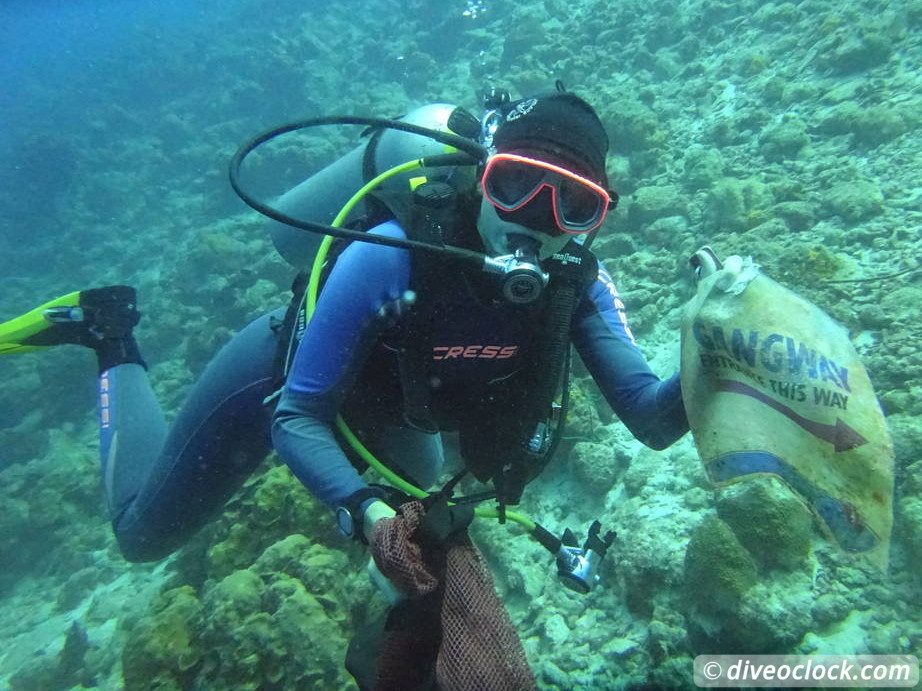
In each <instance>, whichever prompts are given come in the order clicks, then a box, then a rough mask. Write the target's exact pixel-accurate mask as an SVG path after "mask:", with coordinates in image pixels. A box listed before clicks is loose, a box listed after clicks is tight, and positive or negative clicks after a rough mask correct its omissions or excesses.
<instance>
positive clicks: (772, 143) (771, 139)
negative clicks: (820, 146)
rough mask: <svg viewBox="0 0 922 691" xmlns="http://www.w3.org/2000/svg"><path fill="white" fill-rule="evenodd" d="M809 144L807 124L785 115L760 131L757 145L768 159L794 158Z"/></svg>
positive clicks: (782, 159)
mask: <svg viewBox="0 0 922 691" xmlns="http://www.w3.org/2000/svg"><path fill="white" fill-rule="evenodd" d="M809 144H810V137H809V136H808V135H807V124H806V123H805V122H804V121H803V120H801V119H800V118H798V117H785V118H783V119H782V120H781V121H780V122H775V123H773V124H771V125H769V126H768V127H766V128H765V129H764V130H763V131H762V136H761V137H759V146H760V149H761V151H762V155H763V156H765V158H766V160H768V161H784V160H790V159H795V158H797V157H798V156H799V155H800V152H801V151H802V150H803V149H804V148H806V147H807V145H809Z"/></svg>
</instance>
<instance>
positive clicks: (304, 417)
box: [272, 222, 410, 508]
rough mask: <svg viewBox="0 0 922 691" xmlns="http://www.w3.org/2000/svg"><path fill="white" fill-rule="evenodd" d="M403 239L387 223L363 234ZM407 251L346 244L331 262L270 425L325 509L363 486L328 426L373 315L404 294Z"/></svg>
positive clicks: (362, 351) (371, 336) (372, 332)
mask: <svg viewBox="0 0 922 691" xmlns="http://www.w3.org/2000/svg"><path fill="white" fill-rule="evenodd" d="M369 232H370V233H374V234H378V235H385V236H388V237H398V238H404V237H406V236H405V234H404V232H403V230H402V229H401V228H400V227H399V226H398V225H397V224H396V223H393V222H389V223H385V224H382V225H380V226H377V227H376V228H373V229H372V230H370V231H369ZM409 283H410V255H409V252H408V251H407V250H404V249H399V248H395V247H386V246H384V245H373V244H370V243H367V242H353V243H352V244H351V245H350V246H349V247H348V248H346V250H345V251H344V252H343V253H342V255H341V256H340V257H339V258H338V259H337V261H336V265H335V266H334V267H333V270H332V271H331V272H330V276H329V278H328V279H327V282H326V284H325V285H324V287H323V292H322V294H321V297H320V298H319V299H318V301H317V308H316V310H315V311H314V314H313V316H312V317H311V320H310V322H309V323H308V325H307V330H306V331H305V333H304V338H303V339H302V340H301V344H300V345H299V346H298V350H297V353H296V354H295V358H294V362H293V364H292V368H291V371H290V372H289V375H288V379H287V381H286V383H285V388H284V390H283V392H282V396H281V399H280V401H279V404H278V407H277V408H276V412H275V417H274V418H273V422H272V442H273V444H274V446H275V449H276V450H277V451H278V453H279V455H280V456H281V457H282V459H283V460H284V461H285V463H287V464H288V467H289V468H291V471H292V472H293V473H294V475H295V476H296V477H297V478H298V479H299V480H300V481H301V482H302V483H303V484H304V485H305V486H306V487H307V488H308V489H309V490H310V491H311V492H312V493H313V494H314V496H316V497H317V498H318V499H320V500H321V501H323V502H324V503H326V504H327V505H328V506H330V507H331V508H335V507H337V506H339V505H341V504H342V502H343V500H345V499H346V498H347V497H348V496H349V495H351V494H352V493H354V492H356V491H358V490H360V489H362V488H364V487H366V486H367V485H366V483H365V482H364V481H363V480H362V479H361V477H359V474H358V473H357V472H356V470H355V468H353V466H352V464H351V463H350V462H349V460H348V459H347V458H346V456H345V454H344V453H343V451H342V449H340V447H339V444H338V443H337V441H336V438H335V437H334V435H333V429H332V426H333V422H334V420H335V418H336V414H337V412H338V411H339V408H340V405H341V404H342V402H343V399H344V397H345V395H346V394H347V393H348V392H349V390H350V388H351V386H352V384H353V383H354V381H355V378H356V376H357V375H358V372H359V371H360V370H361V367H362V365H363V364H364V362H365V360H366V358H367V356H368V353H369V351H370V349H371V347H372V345H373V344H374V341H375V338H376V336H377V335H378V333H379V330H380V320H379V319H378V314H379V311H380V310H381V308H382V307H383V306H385V305H386V304H388V303H392V302H394V301H396V300H399V299H401V298H402V297H403V295H404V294H405V293H406V291H407V290H408V289H409Z"/></svg>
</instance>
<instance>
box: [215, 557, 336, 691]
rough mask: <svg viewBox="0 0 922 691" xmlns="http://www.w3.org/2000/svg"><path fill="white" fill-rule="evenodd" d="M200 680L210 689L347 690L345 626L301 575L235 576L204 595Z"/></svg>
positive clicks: (245, 572)
mask: <svg viewBox="0 0 922 691" xmlns="http://www.w3.org/2000/svg"><path fill="white" fill-rule="evenodd" d="M203 602H204V605H205V611H206V612H207V616H206V617H204V619H203V626H202V631H201V641H202V645H203V646H204V647H205V649H206V650H207V651H208V653H207V655H206V656H205V657H204V659H203V661H202V668H201V671H200V674H199V676H198V678H199V679H208V680H209V688H210V689H214V690H215V691H218V690H222V689H234V690H235V691H236V690H238V689H253V690H255V689H264V688H286V689H287V688H291V689H299V688H305V689H306V688H324V689H336V688H345V685H346V681H345V678H344V675H345V672H344V671H343V670H342V669H341V660H342V656H343V653H344V651H345V649H346V641H345V636H344V633H343V630H342V628H341V627H340V625H339V624H337V623H336V622H333V621H332V620H331V619H329V618H328V617H327V615H326V613H325V611H324V607H323V605H322V604H321V603H320V602H319V601H318V600H317V599H316V598H315V597H314V596H313V595H311V594H310V593H308V592H307V591H306V590H305V588H304V586H303V585H302V584H301V582H300V581H298V580H297V579H295V578H291V577H290V576H287V575H285V574H274V575H271V576H270V575H266V576H259V575H257V574H256V573H255V572H253V571H251V570H249V569H241V570H239V571H236V572H234V573H233V574H230V575H229V576H227V577H226V578H224V579H222V580H221V581H220V582H219V583H217V584H215V585H214V586H213V587H212V588H211V589H209V590H208V591H207V592H206V594H205V597H204V599H203Z"/></svg>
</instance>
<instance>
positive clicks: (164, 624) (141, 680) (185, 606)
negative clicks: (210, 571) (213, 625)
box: [122, 586, 202, 689]
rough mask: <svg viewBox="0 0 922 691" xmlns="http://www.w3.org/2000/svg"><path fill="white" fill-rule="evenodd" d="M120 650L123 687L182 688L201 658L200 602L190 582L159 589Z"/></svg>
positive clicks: (185, 685) (185, 686)
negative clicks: (162, 589)
mask: <svg viewBox="0 0 922 691" xmlns="http://www.w3.org/2000/svg"><path fill="white" fill-rule="evenodd" d="M152 609H153V611H152V613H151V614H150V616H148V617H146V618H144V619H142V620H141V621H140V622H138V623H137V624H136V625H135V626H134V627H133V628H132V629H131V630H130V631H129V632H128V635H127V638H126V640H125V648H124V650H123V651H122V668H123V675H124V678H125V688H126V689H184V688H187V684H188V683H189V680H190V679H191V678H192V676H193V674H194V668H195V667H196V666H197V665H198V664H199V662H200V660H201V650H202V649H201V647H200V643H199V640H198V635H197V632H198V627H199V625H200V620H201V616H202V603H201V602H200V601H199V599H198V598H197V597H196V595H195V591H194V590H193V589H192V588H191V587H190V586H182V587H180V588H174V589H173V590H168V591H166V592H165V593H162V594H161V595H160V596H159V597H158V599H157V600H156V601H155V603H154V605H153V608H152Z"/></svg>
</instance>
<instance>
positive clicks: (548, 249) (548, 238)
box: [477, 198, 571, 260]
mask: <svg viewBox="0 0 922 691" xmlns="http://www.w3.org/2000/svg"><path fill="white" fill-rule="evenodd" d="M553 229H554V230H555V231H556V226H553ZM477 230H478V232H479V233H480V238H481V239H482V240H483V244H484V247H486V250H487V254H489V255H490V256H491V257H500V256H503V255H506V254H512V253H513V252H514V251H515V248H516V245H517V243H516V241H515V236H517V235H518V236H525V237H528V238H531V240H533V241H534V242H535V243H537V245H538V258H539V259H542V260H543V259H547V258H548V257H550V256H552V255H554V254H556V253H557V252H559V251H560V250H561V249H563V246H564V245H566V244H567V242H569V240H570V239H571V238H570V236H569V235H567V234H566V233H560V232H557V233H556V234H554V235H549V234H547V233H541V232H539V231H537V230H532V229H531V228H527V227H525V226H522V225H519V224H518V223H512V222H510V221H504V220H503V219H501V218H500V217H499V215H498V214H497V210H496V207H495V206H493V205H492V204H491V203H490V202H489V201H488V200H487V199H486V198H483V199H481V201H480V214H479V215H478V216H477Z"/></svg>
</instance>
